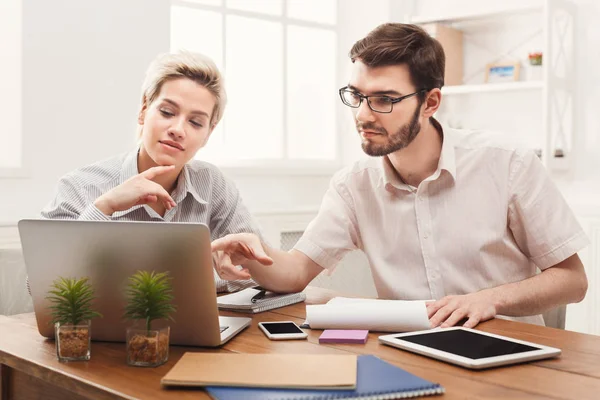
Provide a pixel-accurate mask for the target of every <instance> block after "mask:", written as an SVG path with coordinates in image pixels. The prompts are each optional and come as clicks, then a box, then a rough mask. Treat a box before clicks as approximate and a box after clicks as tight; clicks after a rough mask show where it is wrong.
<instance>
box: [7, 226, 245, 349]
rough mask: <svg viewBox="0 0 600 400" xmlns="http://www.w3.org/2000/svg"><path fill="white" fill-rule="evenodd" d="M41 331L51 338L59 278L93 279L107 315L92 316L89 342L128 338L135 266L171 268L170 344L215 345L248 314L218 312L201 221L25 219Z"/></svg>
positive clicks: (98, 305)
mask: <svg viewBox="0 0 600 400" xmlns="http://www.w3.org/2000/svg"><path fill="white" fill-rule="evenodd" d="M18 227H19V234H20V236H21V243H22V247H23V256H24V259H25V267H26V269H27V274H28V277H29V284H30V287H31V296H32V298H33V307H34V311H35V316H36V320H37V326H38V330H39V332H40V334H42V336H45V337H47V338H53V337H54V327H53V325H52V324H51V322H50V321H51V319H52V316H51V314H50V310H49V308H48V307H49V305H50V302H49V301H48V300H47V299H46V296H47V295H48V290H49V289H50V286H51V284H52V282H53V281H54V280H55V279H57V278H58V277H65V278H67V277H70V278H81V277H88V278H89V281H90V282H91V284H92V286H93V288H94V293H95V296H96V300H95V301H94V309H95V310H96V311H99V312H100V313H101V314H102V315H103V317H102V318H96V319H93V320H92V340H99V341H110V342H124V341H125V334H126V329H127V328H128V327H130V326H132V324H133V321H127V320H125V319H124V318H123V313H124V307H125V301H126V297H125V289H126V285H127V282H128V277H129V276H131V275H132V274H134V273H135V272H136V271H138V270H147V271H156V272H166V271H168V272H169V275H170V277H171V278H172V280H171V283H172V287H173V295H174V301H173V304H174V305H175V306H176V307H177V311H176V312H175V313H174V314H173V318H174V320H175V321H153V324H152V328H153V329H158V328H161V327H163V326H165V325H169V326H170V327H171V335H170V343H171V344H176V345H188V346H209V347H216V346H220V345H222V344H224V343H225V342H227V341H228V340H230V339H231V338H232V337H234V336H235V335H236V334H237V333H239V332H240V331H242V330H243V329H244V328H246V327H247V326H248V325H249V324H250V322H251V321H252V320H251V319H250V318H240V317H220V316H219V313H218V309H217V296H216V289H215V282H214V273H213V264H212V256H211V250H210V232H209V229H208V227H207V226H206V225H204V224H199V223H166V222H122V221H73V220H42V219H35V220H33V219H29V220H21V221H19V224H18Z"/></svg>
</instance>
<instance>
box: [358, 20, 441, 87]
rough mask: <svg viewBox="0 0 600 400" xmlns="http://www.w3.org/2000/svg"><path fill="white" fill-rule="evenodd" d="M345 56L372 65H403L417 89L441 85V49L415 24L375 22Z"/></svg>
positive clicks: (439, 45)
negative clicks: (368, 31) (374, 26)
mask: <svg viewBox="0 0 600 400" xmlns="http://www.w3.org/2000/svg"><path fill="white" fill-rule="evenodd" d="M349 56H350V58H351V59H352V62H355V61H356V60H360V61H361V62H363V63H364V64H365V65H367V66H368V67H372V68H373V67H384V66H388V65H397V64H406V65H407V66H408V70H409V72H410V77H411V80H412V84H413V85H414V86H415V88H416V89H417V90H419V89H428V90H429V89H433V88H440V89H441V87H442V86H444V66H445V63H446V56H445V55H444V49H442V45H441V44H440V43H439V42H438V41H437V40H435V39H434V38H432V37H431V36H429V34H428V33H427V32H425V30H423V28H421V27H419V26H417V25H410V24H399V23H386V24H382V25H379V26H378V27H377V28H375V29H374V30H372V31H371V32H370V33H369V34H368V35H367V36H366V37H364V38H363V39H361V40H359V41H358V42H356V43H355V44H354V46H352V49H351V50H350V54H349Z"/></svg>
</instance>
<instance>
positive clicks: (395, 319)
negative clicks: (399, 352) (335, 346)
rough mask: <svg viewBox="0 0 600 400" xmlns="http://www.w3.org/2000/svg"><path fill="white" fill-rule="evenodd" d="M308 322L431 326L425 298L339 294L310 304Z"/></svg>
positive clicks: (398, 328)
mask: <svg viewBox="0 0 600 400" xmlns="http://www.w3.org/2000/svg"><path fill="white" fill-rule="evenodd" d="M306 322H307V323H308V324H309V325H310V327H311V328H313V329H368V330H370V331H381V332H410V331H417V330H424V329H430V328H431V326H430V325H429V318H427V309H426V307H425V300H418V301H405V300H375V299H353V298H344V297H336V298H334V299H332V300H330V301H329V302H328V303H327V304H321V305H308V306H306Z"/></svg>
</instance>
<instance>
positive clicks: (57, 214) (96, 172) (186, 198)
mask: <svg viewBox="0 0 600 400" xmlns="http://www.w3.org/2000/svg"><path fill="white" fill-rule="evenodd" d="M137 156H138V149H136V150H135V151H132V152H130V153H125V154H122V155H119V156H116V157H112V158H110V159H107V160H104V161H100V162H97V163H94V164H91V165H88V166H85V167H83V168H79V169H77V170H75V171H72V172H70V173H68V174H66V175H65V176H63V177H62V178H61V179H60V180H59V182H58V186H57V188H56V193H55V196H54V199H53V200H52V201H51V202H50V204H48V205H47V206H46V207H45V208H44V209H43V210H42V213H41V214H42V218H46V219H69V220H84V221H155V222H199V223H204V224H206V225H207V226H208V227H209V228H210V235H211V240H215V239H218V238H220V237H223V236H225V235H228V234H231V233H241V232H251V233H256V234H258V235H259V236H260V233H259V229H258V226H257V224H256V222H255V221H254V219H253V218H252V216H251V215H250V213H249V212H248V210H247V209H246V207H245V206H244V204H243V203H242V199H241V197H240V194H239V192H238V190H237V188H236V187H235V185H234V184H233V183H232V182H231V181H229V180H228V179H227V178H225V177H224V176H223V174H222V173H221V171H219V169H218V168H217V167H215V166H214V165H212V164H209V163H206V162H203V161H199V160H192V161H190V162H189V163H187V164H186V165H185V166H184V167H183V170H182V171H181V173H180V174H179V177H178V179H177V185H176V187H175V190H174V191H173V192H172V193H171V197H172V198H173V200H174V201H175V202H176V203H177V206H176V207H174V208H172V209H171V210H167V211H166V213H165V215H164V217H162V216H160V215H159V214H158V213H157V212H156V211H154V210H153V209H152V208H151V207H149V206H147V205H137V206H134V207H131V208H130V209H128V210H125V211H117V212H115V213H114V214H113V215H112V216H107V215H105V214H103V213H102V212H101V211H100V210H98V208H97V207H96V206H95V205H94V201H95V200H96V199H97V198H98V197H100V196H101V195H102V194H104V193H106V192H108V191H109V190H111V189H112V188H114V187H117V186H119V185H120V184H122V183H123V182H125V181H126V180H127V179H129V178H131V177H133V176H135V175H137V174H138V173H139V171H138V167H137ZM215 283H216V287H217V291H218V292H222V291H236V290H240V289H243V288H245V287H249V286H253V285H256V283H255V282H254V281H252V280H244V281H225V280H222V279H220V278H219V277H218V275H217V274H216V271H215Z"/></svg>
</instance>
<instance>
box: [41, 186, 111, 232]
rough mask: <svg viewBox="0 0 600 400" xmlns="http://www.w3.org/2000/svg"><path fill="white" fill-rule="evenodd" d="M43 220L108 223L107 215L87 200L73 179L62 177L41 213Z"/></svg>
mask: <svg viewBox="0 0 600 400" xmlns="http://www.w3.org/2000/svg"><path fill="white" fill-rule="evenodd" d="M41 217H42V218H45V219H71V220H82V221H110V220H111V218H110V217H109V216H108V215H105V214H104V213H102V211H100V210H98V208H97V207H96V206H95V205H94V203H93V201H90V199H88V198H87V196H86V195H85V192H84V190H83V189H82V188H81V187H80V186H79V185H78V184H77V182H76V181H75V179H74V178H73V177H72V176H70V175H67V176H64V177H63V178H61V179H60V180H59V181H58V185H57V187H56V190H55V193H54V198H53V199H52V201H50V203H49V204H48V205H46V207H44V209H43V210H42V212H41Z"/></svg>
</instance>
